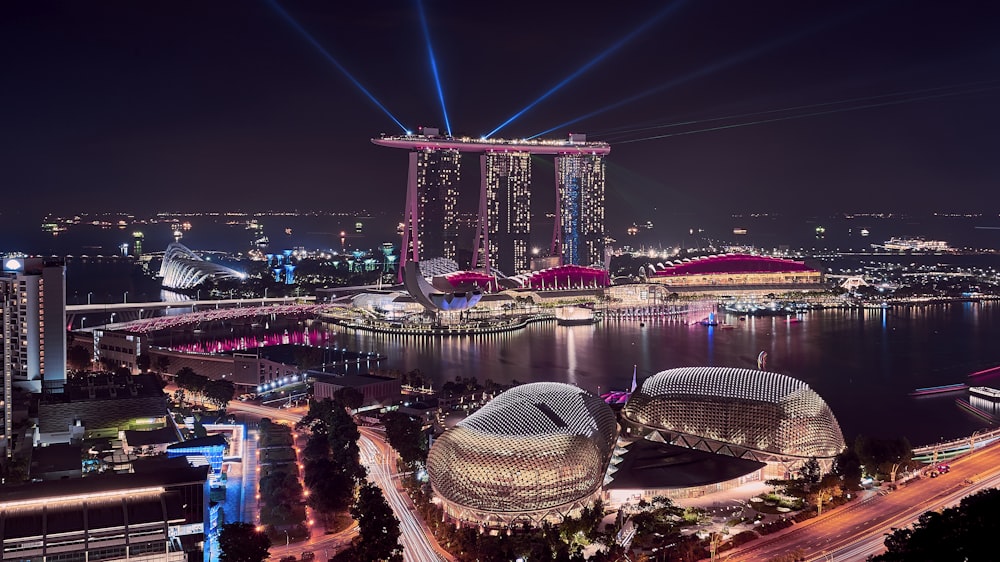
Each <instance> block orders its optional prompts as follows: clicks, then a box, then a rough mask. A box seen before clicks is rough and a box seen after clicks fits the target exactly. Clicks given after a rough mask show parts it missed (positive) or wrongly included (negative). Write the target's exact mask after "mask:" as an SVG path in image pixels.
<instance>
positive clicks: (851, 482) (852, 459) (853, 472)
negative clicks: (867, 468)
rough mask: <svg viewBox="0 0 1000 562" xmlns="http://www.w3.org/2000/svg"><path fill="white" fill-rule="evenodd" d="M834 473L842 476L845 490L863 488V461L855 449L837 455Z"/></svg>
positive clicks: (834, 462)
mask: <svg viewBox="0 0 1000 562" xmlns="http://www.w3.org/2000/svg"><path fill="white" fill-rule="evenodd" d="M833 473H834V474H836V475H837V476H840V479H841V482H842V484H841V485H842V486H843V487H844V489H845V490H848V491H851V490H857V489H858V488H860V487H861V477H862V476H863V474H862V470H861V459H859V458H858V454H857V453H855V452H854V449H851V448H849V449H847V450H846V451H844V452H843V453H840V454H839V455H837V458H836V459H834V461H833Z"/></svg>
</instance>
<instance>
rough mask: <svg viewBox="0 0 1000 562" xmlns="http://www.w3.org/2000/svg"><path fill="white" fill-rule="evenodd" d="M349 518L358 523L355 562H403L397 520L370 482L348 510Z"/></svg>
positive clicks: (361, 490) (361, 489) (363, 485)
mask: <svg viewBox="0 0 1000 562" xmlns="http://www.w3.org/2000/svg"><path fill="white" fill-rule="evenodd" d="M351 516H352V517H354V519H355V520H356V521H357V522H358V533H359V535H360V540H359V541H358V543H357V544H356V545H355V546H354V553H355V558H356V559H357V560H365V561H375V560H390V561H393V562H395V561H402V559H403V547H402V546H400V544H399V520H397V519H396V516H395V515H393V513H392V509H391V508H390V507H389V504H388V503H386V501H385V498H384V497H383V496H382V491H381V490H379V489H378V488H377V487H376V486H375V485H374V484H372V483H371V482H365V483H364V484H362V486H361V488H360V490H359V491H358V499H357V501H355V502H354V506H353V507H351Z"/></svg>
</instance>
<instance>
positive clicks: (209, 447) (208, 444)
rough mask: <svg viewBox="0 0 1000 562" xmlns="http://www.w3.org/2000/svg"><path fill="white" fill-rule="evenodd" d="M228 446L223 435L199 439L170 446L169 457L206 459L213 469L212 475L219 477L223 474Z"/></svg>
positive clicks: (168, 448) (168, 449)
mask: <svg viewBox="0 0 1000 562" xmlns="http://www.w3.org/2000/svg"><path fill="white" fill-rule="evenodd" d="M227 446H228V443H226V438H225V437H223V436H222V435H211V436H209V437H198V438H196V439H189V440H187V441H182V442H180V443H174V444H173V445H170V446H168V447H167V457H168V458H175V457H192V456H201V457H205V458H206V459H208V464H209V466H210V467H211V468H212V475H214V476H218V475H219V474H221V473H222V458H223V456H225V452H226V447H227Z"/></svg>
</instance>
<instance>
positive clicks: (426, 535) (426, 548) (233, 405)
mask: <svg viewBox="0 0 1000 562" xmlns="http://www.w3.org/2000/svg"><path fill="white" fill-rule="evenodd" d="M228 409H229V410H230V411H232V412H244V413H247V414H252V415H255V416H260V417H265V418H270V419H271V420H272V421H276V422H277V421H282V422H288V423H292V424H294V423H297V422H298V421H299V420H301V419H302V414H301V413H299V412H296V411H293V410H288V409H275V408H269V407H267V406H260V405H258V404H252V403H247V402H230V403H229V408H228ZM358 429H359V430H360V431H361V439H360V440H359V442H358V448H359V449H360V451H361V461H362V464H363V465H364V466H365V468H367V469H368V478H369V480H371V481H372V482H374V483H375V485H377V486H378V487H379V488H381V489H382V494H383V495H384V496H385V500H386V502H387V503H388V504H389V507H391V508H392V511H393V513H394V514H395V515H396V519H398V520H399V531H400V544H402V545H403V560H405V561H406V562H428V561H441V560H448V561H450V560H453V558H452V557H451V556H450V555H448V554H447V552H445V551H444V549H442V548H441V546H440V545H438V543H437V541H436V540H435V539H434V536H433V534H432V533H431V532H430V530H429V529H427V528H426V527H425V526H424V525H423V521H421V520H420V518H419V517H418V516H417V514H416V513H415V512H414V510H413V509H411V507H412V506H413V504H412V502H411V501H410V498H409V496H407V495H406V494H404V493H403V492H402V491H401V490H400V489H399V488H398V487H397V486H396V482H395V478H396V476H397V475H396V462H395V458H396V454H395V451H393V449H392V448H391V447H389V445H388V444H387V443H386V442H385V440H384V438H383V437H382V436H381V435H380V434H379V432H377V431H374V430H372V429H370V428H364V427H362V428H358ZM357 532H358V531H357V525H356V524H355V525H353V526H352V527H351V528H350V529H347V530H346V531H342V532H340V533H337V534H333V535H319V534H317V532H315V531H314V533H313V535H312V536H311V537H310V539H309V540H308V541H306V542H299V543H295V544H291V545H288V546H287V547H286V546H285V545H276V546H273V547H271V557H272V558H273V559H275V560H276V559H278V558H280V557H282V556H285V555H288V554H297V553H299V552H303V551H305V550H312V551H313V552H315V553H317V554H319V552H320V551H323V550H324V549H329V552H330V553H333V552H334V551H335V550H339V549H340V547H342V546H346V545H347V544H348V543H349V542H350V540H351V539H353V538H354V536H356V535H357Z"/></svg>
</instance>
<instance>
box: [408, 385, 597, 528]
mask: <svg viewBox="0 0 1000 562" xmlns="http://www.w3.org/2000/svg"><path fill="white" fill-rule="evenodd" d="M616 436H617V428H616V423H615V418H614V414H613V413H612V412H611V410H610V408H608V407H607V405H606V404H604V402H603V401H601V399H600V398H598V397H596V396H592V395H590V394H589V393H587V392H585V391H583V390H581V389H579V388H577V387H574V386H571V385H567V384H562V383H534V384H527V385H522V386H518V387H515V388H513V389H510V390H508V391H506V392H504V393H502V394H500V395H499V396H497V397H496V398H495V399H493V400H492V401H491V402H489V403H488V404H486V405H485V406H483V407H482V408H481V409H479V410H478V411H477V412H475V413H474V414H472V415H471V416H469V417H468V418H467V419H465V420H463V421H462V422H460V423H459V424H458V425H457V426H456V427H455V428H453V429H451V430H449V431H447V432H445V433H444V434H443V435H442V436H441V437H440V438H439V439H438V440H437V441H435V442H434V446H433V447H432V448H431V451H430V453H429V455H428V460H427V470H428V473H429V475H430V479H431V484H432V485H433V487H434V489H435V491H436V492H437V493H438V494H439V495H440V496H441V497H442V499H443V500H445V501H448V502H453V503H455V504H458V505H461V506H465V507H469V508H473V509H476V510H482V511H486V512H496V513H504V514H507V515H510V514H517V513H527V512H532V511H536V510H546V509H551V508H558V507H559V506H563V505H567V504H571V503H573V502H577V501H579V500H581V499H583V498H586V497H587V496H588V495H590V494H593V493H594V492H596V491H597V490H598V489H599V488H600V486H601V484H602V483H603V479H604V473H605V470H606V468H607V464H608V462H609V461H610V458H611V454H612V452H613V450H614V443H615V439H616Z"/></svg>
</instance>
